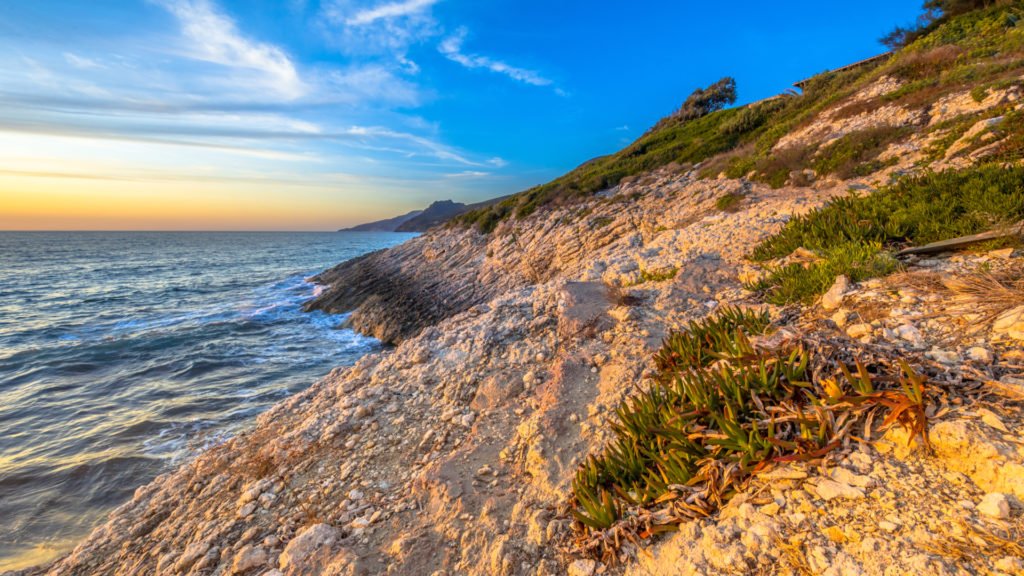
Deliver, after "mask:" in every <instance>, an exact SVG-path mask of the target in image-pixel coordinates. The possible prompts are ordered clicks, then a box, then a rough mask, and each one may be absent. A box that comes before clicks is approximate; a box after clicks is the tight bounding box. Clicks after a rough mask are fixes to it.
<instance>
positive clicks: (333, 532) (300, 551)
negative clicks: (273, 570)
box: [278, 524, 340, 573]
mask: <svg viewBox="0 0 1024 576" xmlns="http://www.w3.org/2000/svg"><path fill="white" fill-rule="evenodd" d="M339 536H340V532H339V531H338V529H337V528H332V527H331V526H328V525H327V524H314V525H312V526H310V527H308V528H305V529H304V530H302V531H301V532H299V534H298V535H296V536H295V538H292V540H291V542H289V543H288V545H287V546H285V549H284V552H282V553H281V557H280V558H279V559H278V566H279V567H280V568H281V570H283V571H285V572H289V568H293V569H294V570H292V572H297V573H301V572H302V565H303V563H304V562H305V560H306V559H307V558H308V557H309V556H310V555H312V554H313V553H314V552H316V551H317V550H318V549H319V548H322V547H324V546H330V545H331V544H334V542H336V541H337V540H338V538H339Z"/></svg>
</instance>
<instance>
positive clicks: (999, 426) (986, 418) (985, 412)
mask: <svg viewBox="0 0 1024 576" xmlns="http://www.w3.org/2000/svg"><path fill="white" fill-rule="evenodd" d="M978 416H981V421H982V422H984V423H985V424H987V425H988V426H991V427H992V428H995V429H996V430H999V431H1000V432H1005V433H1007V434H1009V433H1010V430H1009V429H1008V428H1007V427H1006V424H1003V421H1002V419H1000V418H999V416H997V415H996V413H995V412H993V411H991V410H989V409H987V408H979V409H978Z"/></svg>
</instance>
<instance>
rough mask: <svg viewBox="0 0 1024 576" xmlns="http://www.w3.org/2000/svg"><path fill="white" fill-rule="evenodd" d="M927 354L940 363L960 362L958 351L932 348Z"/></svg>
mask: <svg viewBox="0 0 1024 576" xmlns="http://www.w3.org/2000/svg"><path fill="white" fill-rule="evenodd" d="M925 356H927V357H928V358H931V359H932V360H935V361H936V362H938V363H940V364H959V363H960V355H959V354H957V353H956V352H950V351H949V350H942V349H941V348H932V349H931V350H929V351H928V352H925Z"/></svg>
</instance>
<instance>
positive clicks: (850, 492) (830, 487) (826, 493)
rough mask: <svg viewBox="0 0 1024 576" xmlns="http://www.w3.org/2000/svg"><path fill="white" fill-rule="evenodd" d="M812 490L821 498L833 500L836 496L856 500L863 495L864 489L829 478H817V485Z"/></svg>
mask: <svg viewBox="0 0 1024 576" xmlns="http://www.w3.org/2000/svg"><path fill="white" fill-rule="evenodd" d="M814 491H815V492H817V494H818V496H819V497H820V498H821V499H822V500H835V499H837V498H840V499H844V500H858V499H860V498H863V497H864V491H863V490H861V489H860V488H857V487H855V486H850V485H849V484H843V483H841V482H836V481H835V480H831V479H829V478H822V479H821V480H819V481H818V485H817V486H815V487H814Z"/></svg>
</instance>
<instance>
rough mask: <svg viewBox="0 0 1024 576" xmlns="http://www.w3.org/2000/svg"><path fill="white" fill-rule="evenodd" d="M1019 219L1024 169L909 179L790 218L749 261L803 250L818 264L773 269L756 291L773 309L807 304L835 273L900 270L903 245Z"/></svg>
mask: <svg viewBox="0 0 1024 576" xmlns="http://www.w3.org/2000/svg"><path fill="white" fill-rule="evenodd" d="M1021 219H1024V167H1014V168H1005V167H1002V166H999V165H986V166H982V167H978V168H971V169H967V170H962V171H948V172H941V173H932V174H926V175H924V176H919V177H915V178H906V179H903V180H901V181H900V182H898V183H896V184H894V185H892V186H889V187H887V188H884V189H882V190H880V191H878V192H876V193H874V194H872V195H870V196H857V195H854V196H848V197H845V198H839V199H836V200H834V201H832V202H831V203H829V204H828V205H826V206H825V207H823V208H821V209H819V210H815V211H813V212H811V213H809V214H807V215H805V216H801V217H797V218H794V219H792V220H790V221H789V222H788V223H787V224H786V226H785V227H784V228H783V229H782V230H781V231H780V232H779V233H778V234H776V235H774V236H772V237H770V238H768V239H767V240H765V241H764V242H762V243H761V244H760V245H758V246H757V247H756V248H755V249H754V251H753V253H752V254H751V258H753V259H754V260H758V261H767V260H770V259H773V258H779V257H782V256H786V255H788V254H791V253H792V252H793V251H794V250H796V249H797V248H805V249H808V250H811V251H812V252H814V253H816V254H817V255H818V256H819V257H820V261H819V262H817V263H814V264H811V265H810V266H808V267H803V266H799V265H794V266H787V267H783V268H780V269H776V270H774V271H772V272H771V273H770V274H769V275H768V276H767V277H766V278H765V279H763V280H762V281H761V282H759V283H758V284H756V285H754V286H751V288H754V289H757V290H760V291H763V292H764V293H765V295H766V298H767V299H768V300H769V301H771V302H774V303H779V304H782V303H787V302H796V301H803V302H808V301H810V300H811V299H813V298H814V297H815V296H817V295H818V294H821V293H823V292H825V290H827V289H828V287H829V286H830V285H831V283H832V280H834V279H835V277H836V276H837V275H838V274H847V275H848V276H850V277H851V279H854V280H855V281H856V280H860V279H865V278H870V277H872V276H879V275H884V274H888V273H890V272H892V271H893V270H895V269H896V268H897V264H896V262H895V261H894V260H893V258H892V256H891V254H890V252H891V251H893V250H895V249H898V248H900V247H901V246H903V245H906V244H915V245H916V244H926V243H929V242H935V241H938V240H945V239H949V238H955V237H959V236H965V235H968V234H976V233H979V232H983V231H985V230H987V229H989V228H992V227H994V226H996V225H999V224H1004V223H1013V222H1017V221H1019V220H1021Z"/></svg>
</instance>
